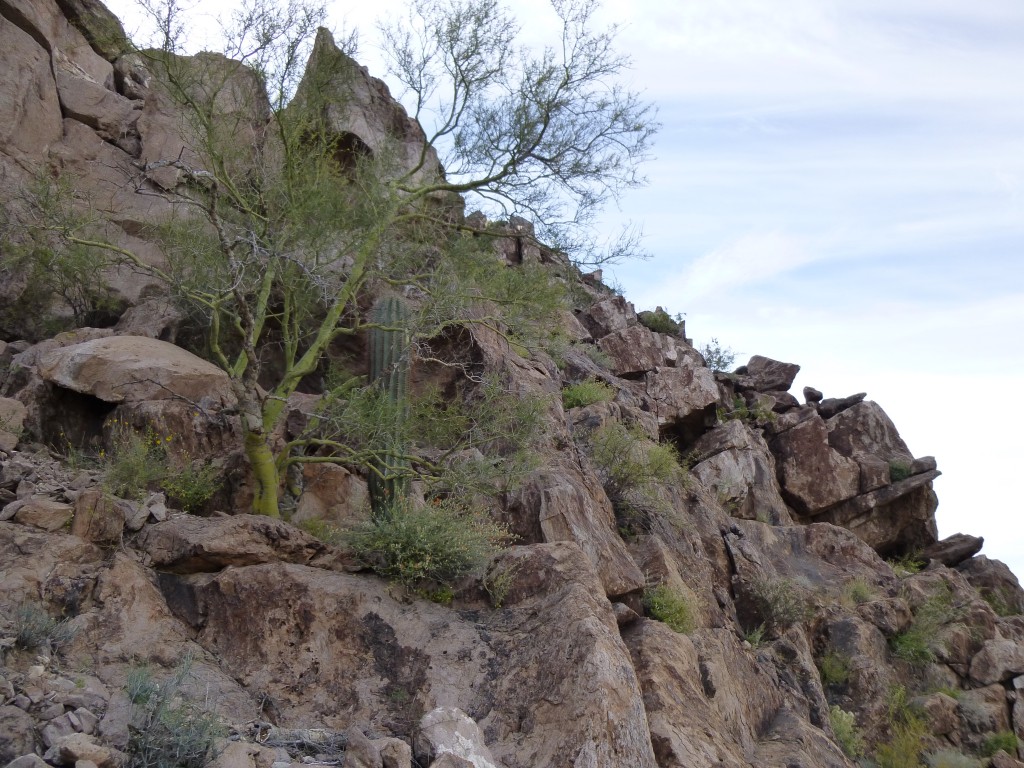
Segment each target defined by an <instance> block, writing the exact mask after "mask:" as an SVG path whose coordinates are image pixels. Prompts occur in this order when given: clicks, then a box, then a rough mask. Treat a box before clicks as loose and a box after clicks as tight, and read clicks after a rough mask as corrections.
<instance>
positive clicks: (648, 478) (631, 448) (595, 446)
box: [584, 422, 686, 524]
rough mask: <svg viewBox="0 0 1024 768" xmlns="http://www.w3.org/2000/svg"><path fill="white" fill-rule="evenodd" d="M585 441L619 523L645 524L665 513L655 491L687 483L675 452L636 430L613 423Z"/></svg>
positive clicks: (595, 431)
mask: <svg viewBox="0 0 1024 768" xmlns="http://www.w3.org/2000/svg"><path fill="white" fill-rule="evenodd" d="M584 439H585V449H586V451H587V452H588V453H589V455H590V458H591V460H592V461H593V462H594V467H595V469H596V470H597V474H598V477H600V478H601V483H602V485H603V486H604V490H605V493H607V494H608V498H609V499H610V500H611V502H612V505H613V506H614V507H615V511H616V513H617V515H618V516H619V519H620V522H625V523H627V524H632V523H634V522H644V521H645V519H646V518H647V517H649V516H650V515H653V514H657V513H659V512H662V511H664V504H663V502H662V501H661V500H660V499H659V497H658V487H659V486H665V485H669V484H673V483H675V484H680V485H685V483H686V474H685V471H684V470H683V468H682V467H681V466H680V464H679V455H678V453H677V452H676V450H675V448H674V447H673V446H671V445H669V444H668V443H655V442H654V441H652V440H650V439H649V438H648V437H647V436H646V435H645V434H644V433H643V432H642V431H641V430H640V429H639V428H637V427H627V426H625V425H623V424H620V423H618V422H613V423H609V424H606V425H604V426H603V427H600V428H598V429H596V430H593V431H591V432H589V433H587V434H586V436H585V438H584Z"/></svg>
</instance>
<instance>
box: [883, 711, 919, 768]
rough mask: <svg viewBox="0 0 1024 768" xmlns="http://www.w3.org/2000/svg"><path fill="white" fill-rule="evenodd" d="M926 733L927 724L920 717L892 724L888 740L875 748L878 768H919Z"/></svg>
mask: <svg viewBox="0 0 1024 768" xmlns="http://www.w3.org/2000/svg"><path fill="white" fill-rule="evenodd" d="M927 734H928V729H927V726H926V725H925V723H924V721H923V720H921V719H920V718H912V719H911V720H910V721H908V722H904V723H898V724H896V725H894V726H893V727H892V736H891V738H890V739H889V741H887V742H883V743H881V744H879V745H878V746H877V748H876V749H875V762H877V763H878V768H920V765H921V753H922V752H923V751H924V746H925V737H926V736H927Z"/></svg>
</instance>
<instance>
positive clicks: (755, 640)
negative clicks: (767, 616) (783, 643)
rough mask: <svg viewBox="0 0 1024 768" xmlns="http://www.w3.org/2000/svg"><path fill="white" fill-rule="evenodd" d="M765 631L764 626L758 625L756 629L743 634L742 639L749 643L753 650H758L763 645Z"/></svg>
mask: <svg viewBox="0 0 1024 768" xmlns="http://www.w3.org/2000/svg"><path fill="white" fill-rule="evenodd" d="M766 634H767V629H766V627H765V625H764V624H758V625H757V626H756V627H754V628H753V629H751V630H750V631H748V632H745V633H744V634H743V639H744V640H746V641H747V642H748V643H750V644H751V645H752V646H753V647H754V648H760V647H761V646H762V645H763V644H764V640H765V635H766Z"/></svg>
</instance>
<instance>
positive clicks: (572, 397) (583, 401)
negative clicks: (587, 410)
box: [562, 379, 615, 410]
mask: <svg viewBox="0 0 1024 768" xmlns="http://www.w3.org/2000/svg"><path fill="white" fill-rule="evenodd" d="M614 398H615V388H614V387H612V386H610V385H608V384H606V383H605V382H603V381H597V380H596V379H587V380H586V381H581V382H579V383H578V384H570V385H569V386H567V387H566V388H565V389H563V390H562V405H563V406H565V408H566V409H567V410H568V409H569V408H583V407H585V406H588V405H593V404H594V403H604V402H608V401H609V400H613V399H614Z"/></svg>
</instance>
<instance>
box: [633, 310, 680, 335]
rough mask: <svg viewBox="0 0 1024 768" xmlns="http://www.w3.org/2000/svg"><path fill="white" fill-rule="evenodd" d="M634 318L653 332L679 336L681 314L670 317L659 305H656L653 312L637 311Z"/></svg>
mask: <svg viewBox="0 0 1024 768" xmlns="http://www.w3.org/2000/svg"><path fill="white" fill-rule="evenodd" d="M636 319H637V320H639V321H640V324H641V325H643V326H645V327H646V328H649V329H650V330H652V331H654V332H655V333H664V334H667V335H669V336H679V335H680V334H681V333H682V331H683V316H682V315H680V314H677V315H676V316H675V317H672V316H671V315H670V314H669V313H668V312H666V311H665V310H664V309H662V308H661V307H658V308H657V309H655V310H654V311H653V312H651V311H649V310H648V311H645V312H637V315H636Z"/></svg>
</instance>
